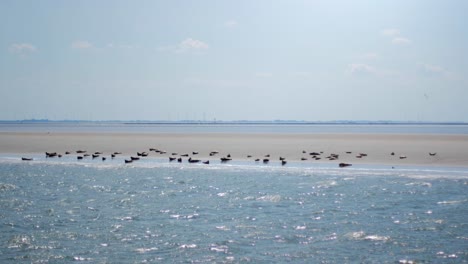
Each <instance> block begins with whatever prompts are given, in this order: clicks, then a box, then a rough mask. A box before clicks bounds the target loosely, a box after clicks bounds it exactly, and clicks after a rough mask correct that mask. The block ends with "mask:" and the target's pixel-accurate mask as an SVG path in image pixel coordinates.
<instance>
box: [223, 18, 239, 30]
mask: <svg viewBox="0 0 468 264" xmlns="http://www.w3.org/2000/svg"><path fill="white" fill-rule="evenodd" d="M238 25H239V23H238V22H237V21H236V20H233V19H231V20H228V21H226V22H225V23H224V26H225V27H227V28H235V27H237V26H238Z"/></svg>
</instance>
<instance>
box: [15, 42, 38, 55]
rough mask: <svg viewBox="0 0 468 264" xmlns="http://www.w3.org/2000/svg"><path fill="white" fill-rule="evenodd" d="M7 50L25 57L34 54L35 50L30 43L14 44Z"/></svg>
mask: <svg viewBox="0 0 468 264" xmlns="http://www.w3.org/2000/svg"><path fill="white" fill-rule="evenodd" d="M9 50H10V52H12V53H16V54H20V55H26V54H28V53H31V52H35V51H36V50H37V48H36V47H35V46H34V45H32V44H30V43H14V44H11V45H10V48H9Z"/></svg>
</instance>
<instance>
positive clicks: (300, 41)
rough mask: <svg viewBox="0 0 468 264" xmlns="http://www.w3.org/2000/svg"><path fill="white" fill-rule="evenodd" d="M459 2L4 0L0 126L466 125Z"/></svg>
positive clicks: (467, 47) (465, 4) (467, 30)
mask: <svg viewBox="0 0 468 264" xmlns="http://www.w3.org/2000/svg"><path fill="white" fill-rule="evenodd" d="M466 10H468V1H464V0H459V1H456V0H453V1H452V0H448V1H431V0H419V1H418V0H414V1H403V0H396V1H384V0H382V1H374V0H368V1H364V0H363V1H345V0H343V1H333V0H332V1H328V0H327V1H313V0H309V1H299V0H289V1H285V0H283V1H279V0H278V1H260V0H258V1H252V0H245V1H243V0H240V1H214V0H212V1H204V0H200V1H182V0H180V1H179V0H175V1H110V0H109V1H49V0H42V1H33V0H30V1H9V0H5V1H0V30H1V34H0V119H6V120H9V119H30V118H36V119H40V118H48V119H92V120H181V119H200V120H203V119H205V120H214V119H217V120H271V119H285V120H289V119H295V120H311V121H314V120H322V121H325V120H401V121H406V120H411V121H465V122H468V79H467V78H468V77H467V76H468V27H467V26H466V25H467V24H468V21H467V20H468V19H467V16H466Z"/></svg>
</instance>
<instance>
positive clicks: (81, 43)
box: [71, 40, 93, 49]
mask: <svg viewBox="0 0 468 264" xmlns="http://www.w3.org/2000/svg"><path fill="white" fill-rule="evenodd" d="M71 47H72V48H73V49H89V48H92V47H93V44H91V43H90V42H88V41H86V40H77V41H75V42H73V43H72V44H71Z"/></svg>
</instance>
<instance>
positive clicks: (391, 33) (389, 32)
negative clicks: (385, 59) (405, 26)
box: [381, 28, 411, 45]
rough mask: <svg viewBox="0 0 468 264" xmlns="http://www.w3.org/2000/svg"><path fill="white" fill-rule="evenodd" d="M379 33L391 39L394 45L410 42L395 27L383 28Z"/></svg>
mask: <svg viewBox="0 0 468 264" xmlns="http://www.w3.org/2000/svg"><path fill="white" fill-rule="evenodd" d="M381 34H382V35H383V36H385V37H388V38H390V39H391V40H392V43H393V44H394V45H408V44H411V40H410V39H408V38H407V37H404V36H402V35H401V33H400V30H398V29H395V28H389V29H384V30H382V31H381Z"/></svg>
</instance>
